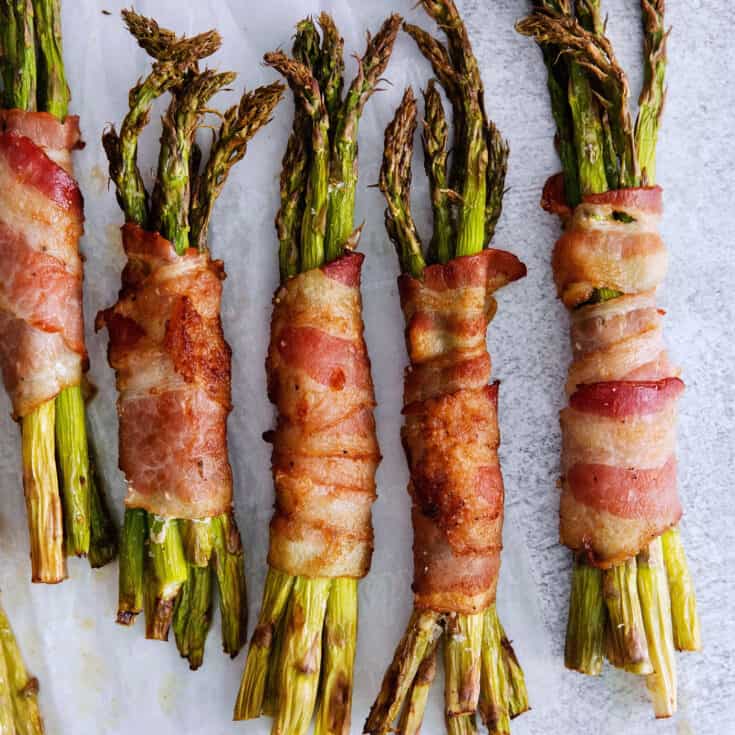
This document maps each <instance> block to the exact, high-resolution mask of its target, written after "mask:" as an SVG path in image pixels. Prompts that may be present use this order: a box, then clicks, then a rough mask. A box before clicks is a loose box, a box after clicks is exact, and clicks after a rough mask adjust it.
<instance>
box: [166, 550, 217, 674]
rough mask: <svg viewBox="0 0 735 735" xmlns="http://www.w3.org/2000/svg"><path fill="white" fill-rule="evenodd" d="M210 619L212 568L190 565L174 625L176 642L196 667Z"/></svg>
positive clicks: (190, 663)
mask: <svg viewBox="0 0 735 735" xmlns="http://www.w3.org/2000/svg"><path fill="white" fill-rule="evenodd" d="M211 622H212V570H211V568H210V567H209V565H208V564H205V565H204V566H194V565H193V564H190V565H189V578H188V579H187V581H186V583H185V584H184V585H183V586H182V588H181V594H180V595H179V597H178V600H177V602H176V610H175V612H174V620H173V628H174V635H175V637H176V646H177V647H178V649H179V652H180V653H181V655H182V656H183V657H184V658H186V659H188V660H189V668H190V669H191V670H192V671H195V670H196V669H198V668H199V667H200V666H201V665H202V661H203V659H204V644H205V642H206V640H207V633H208V632H209V626H210V625H211Z"/></svg>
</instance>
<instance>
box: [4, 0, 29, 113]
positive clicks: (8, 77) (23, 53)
mask: <svg viewBox="0 0 735 735" xmlns="http://www.w3.org/2000/svg"><path fill="white" fill-rule="evenodd" d="M0 21H1V22H0V52H2V53H0V70H1V71H2V78H3V92H4V98H3V106H4V107H5V108H7V109H13V108H16V109H19V110H30V111H33V110H35V109H36V80H37V73H36V42H35V39H36V31H35V18H34V13H33V2H32V0H2V2H0Z"/></svg>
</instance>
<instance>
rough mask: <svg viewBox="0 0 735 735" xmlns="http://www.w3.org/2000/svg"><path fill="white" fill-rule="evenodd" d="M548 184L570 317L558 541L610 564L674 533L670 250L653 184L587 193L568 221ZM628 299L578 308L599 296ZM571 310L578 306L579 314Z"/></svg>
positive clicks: (555, 182) (557, 273) (677, 389)
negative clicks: (665, 292) (667, 315)
mask: <svg viewBox="0 0 735 735" xmlns="http://www.w3.org/2000/svg"><path fill="white" fill-rule="evenodd" d="M559 181H560V180H559V179H557V178H555V177H552V180H550V181H549V183H547V186H546V187H545V190H544V198H543V201H542V206H544V207H545V208H547V209H549V210H550V211H553V212H556V213H557V214H559V215H560V216H561V217H562V219H563V220H564V221H565V223H566V229H565V232H564V234H563V235H562V237H561V238H560V239H559V241H558V242H557V244H556V246H555V248H554V257H553V267H554V278H555V281H556V284H557V288H558V292H559V296H560V297H561V298H562V300H563V301H564V303H565V304H566V305H567V306H568V307H570V309H572V311H571V319H572V327H571V341H572V353H573V361H572V364H571V366H570V368H569V378H568V381H567V394H568V395H569V397H570V398H569V406H568V407H567V408H565V409H564V410H563V411H562V412H561V415H560V419H561V426H562V436H563V448H562V483H561V485H562V494H561V507H560V534H561V540H562V543H564V544H566V545H567V546H568V547H569V548H571V549H574V550H575V551H586V552H587V555H588V557H589V559H590V561H591V562H592V563H594V564H597V565H598V566H600V567H603V568H604V567H609V566H612V565H614V564H616V563H618V562H621V561H623V560H625V559H627V558H629V557H631V556H634V555H635V554H637V553H638V552H639V551H640V550H641V549H642V548H644V547H645V546H646V545H647V544H648V543H650V541H651V540H652V539H654V538H655V537H656V536H659V535H660V534H661V533H663V532H664V531H665V530H666V529H667V528H669V527H670V526H672V525H674V524H676V523H677V522H678V521H679V519H680V517H681V513H682V510H681V505H680V503H679V497H678V492H677V482H676V457H675V449H676V447H675V444H676V403H677V400H678V398H679V396H680V395H681V393H682V391H683V390H684V384H683V383H682V381H681V380H680V379H679V378H678V374H679V371H678V369H677V368H675V367H673V366H672V365H671V363H670V362H669V358H668V355H667V352H666V348H665V345H664V339H663V332H662V316H663V312H662V311H661V310H659V309H657V308H656V302H655V288H656V286H658V284H659V283H660V282H661V280H662V279H663V277H664V275H665V262H666V253H665V249H664V245H663V242H662V240H661V238H660V237H659V235H658V232H657V224H658V220H659V218H660V216H661V212H662V196H661V189H660V188H659V187H651V188H640V189H622V190H619V191H611V192H606V193H604V194H595V195H590V196H586V197H585V198H584V201H583V202H582V204H580V205H579V206H578V207H577V208H576V209H575V210H574V212H572V211H571V210H569V208H568V207H566V205H565V204H564V203H563V189H562V187H560V183H559ZM602 287H605V288H612V289H614V290H617V291H622V292H624V295H622V296H620V297H618V298H614V299H610V300H608V301H604V302H602V303H599V304H587V305H580V304H583V303H584V302H585V301H586V300H588V299H589V298H590V297H591V295H592V292H593V290H594V289H596V288H602ZM575 307H576V308H575Z"/></svg>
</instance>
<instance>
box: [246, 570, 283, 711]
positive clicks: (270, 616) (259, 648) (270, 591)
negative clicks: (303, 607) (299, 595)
mask: <svg viewBox="0 0 735 735" xmlns="http://www.w3.org/2000/svg"><path fill="white" fill-rule="evenodd" d="M294 580H295V577H292V576H291V575H289V574H285V573H284V572H279V571H278V570H277V569H273V568H272V567H269V568H268V576H267V577H266V580H265V587H264V589H263V602H262V604H261V606H260V615H259V617H258V624H257V625H256V626H255V630H254V631H253V637H252V638H251V640H250V648H249V649H248V657H247V661H246V662H245V671H244V672H243V675H242V681H241V682H240V691H239V692H238V695H237V701H236V702H235V713H234V719H235V720H252V719H254V718H256V717H260V715H261V713H262V712H263V703H264V699H265V692H266V683H267V680H268V670H269V666H271V665H274V657H273V656H272V652H273V650H274V643H275V637H276V631H277V630H278V624H279V622H280V620H281V618H282V617H283V613H284V611H285V609H286V603H287V602H288V598H289V597H290V595H291V589H292V588H293V584H294Z"/></svg>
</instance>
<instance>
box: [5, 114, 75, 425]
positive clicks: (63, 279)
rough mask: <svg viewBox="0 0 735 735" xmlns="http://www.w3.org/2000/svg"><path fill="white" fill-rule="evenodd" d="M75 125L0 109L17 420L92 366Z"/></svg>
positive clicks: (8, 383)
mask: <svg viewBox="0 0 735 735" xmlns="http://www.w3.org/2000/svg"><path fill="white" fill-rule="evenodd" d="M78 145H79V121H78V118H76V117H73V116H70V117H67V119H66V120H65V121H64V122H63V123H60V122H58V121H57V120H56V118H54V117H53V116H52V115H49V114H48V113H45V112H25V111H23V110H0V366H1V367H2V372H3V382H4V384H5V388H6V390H7V391H8V394H9V395H10V398H11V401H12V404H13V414H14V416H15V417H16V418H21V417H22V416H26V415H27V414H29V413H31V412H32V411H33V410H34V409H35V408H37V407H38V406H39V405H41V404H42V403H45V402H46V401H48V400H50V399H52V398H54V396H56V395H57V394H58V393H59V392H61V391H62V390H63V389H64V388H66V387H70V386H73V385H78V384H79V383H80V381H81V378H82V372H83V371H84V370H86V361H87V355H86V351H85V347H84V323H83V315H82V261H81V258H80V255H79V238H80V237H81V235H82V232H83V223H84V216H83V211H82V210H83V203H82V196H81V193H80V191H79V187H78V186H77V183H76V181H75V180H74V178H73V173H72V164H71V151H72V149H73V148H75V147H77V146H78Z"/></svg>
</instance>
